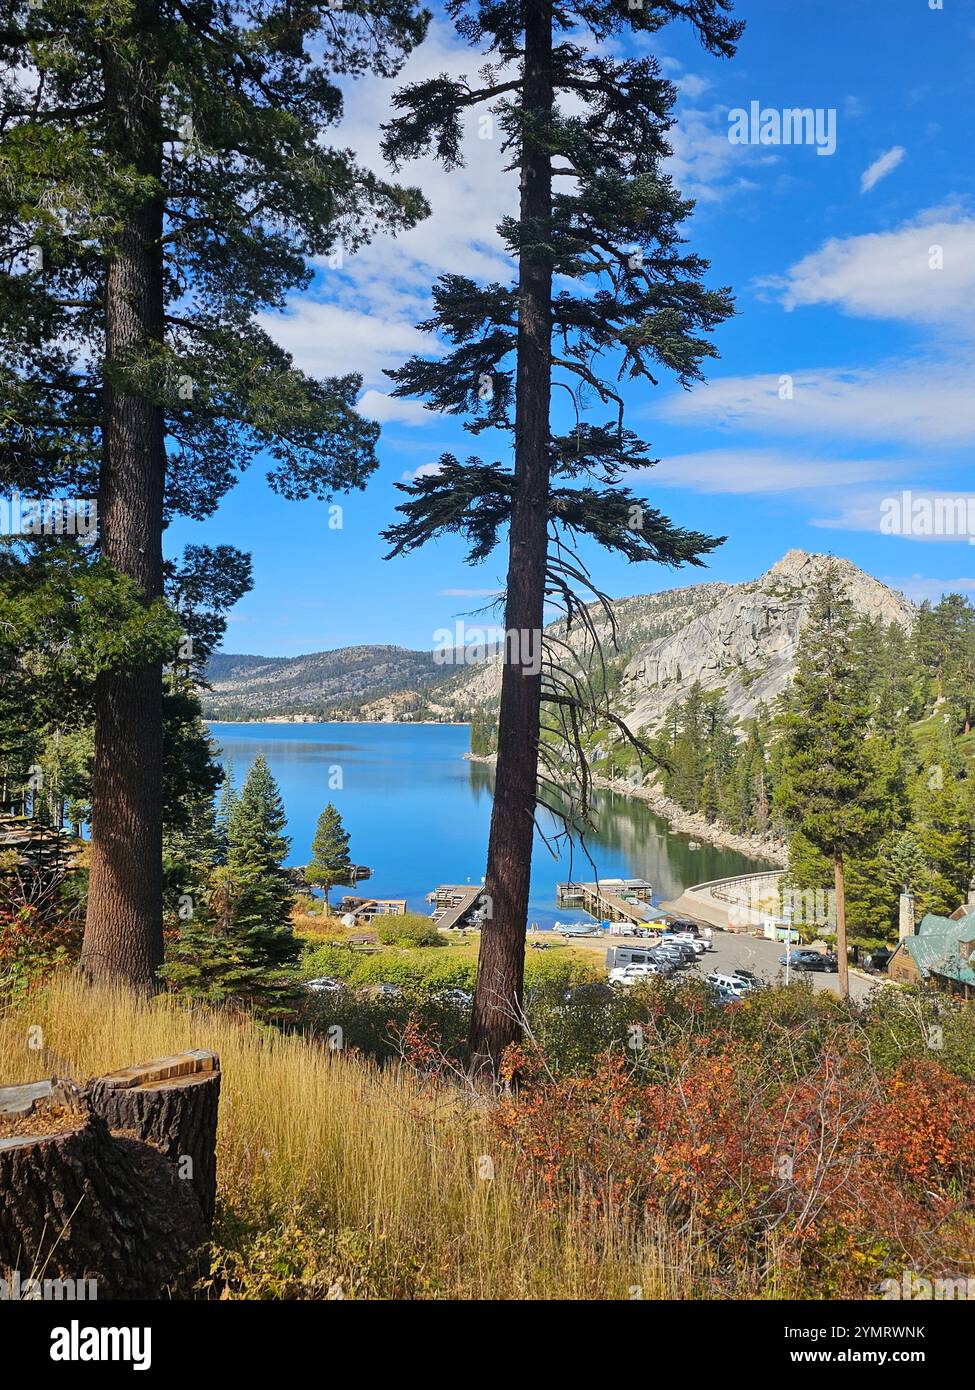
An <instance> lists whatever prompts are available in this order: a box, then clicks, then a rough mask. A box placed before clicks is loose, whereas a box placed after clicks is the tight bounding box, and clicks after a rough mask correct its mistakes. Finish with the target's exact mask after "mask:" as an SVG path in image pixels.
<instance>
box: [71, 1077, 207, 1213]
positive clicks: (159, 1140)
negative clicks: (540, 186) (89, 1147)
mask: <svg viewBox="0 0 975 1390" xmlns="http://www.w3.org/2000/svg"><path fill="white" fill-rule="evenodd" d="M85 1094H86V1095H87V1097H88V1100H89V1101H90V1103H91V1107H92V1109H93V1110H94V1111H95V1112H96V1113H97V1114H99V1115H100V1116H101V1117H102V1119H103V1120H104V1121H105V1123H106V1124H107V1125H108V1127H109V1129H112V1130H123V1131H125V1132H126V1133H128V1134H131V1135H133V1136H134V1137H136V1138H138V1139H140V1140H142V1141H143V1143H149V1144H152V1145H154V1147H155V1148H156V1149H158V1150H159V1152H161V1153H163V1154H164V1155H165V1156H166V1158H168V1159H169V1161H170V1162H171V1163H172V1164H174V1165H175V1167H176V1170H177V1173H178V1175H179V1177H180V1178H181V1179H183V1180H184V1182H186V1183H187V1185H188V1186H190V1187H191V1188H192V1190H193V1192H194V1193H195V1194H196V1198H197V1201H198V1202H199V1204H200V1211H201V1213H202V1215H203V1220H204V1222H205V1223H206V1227H207V1230H208V1231H209V1229H210V1227H211V1226H212V1225H213V1208H214V1203H215V1201H216V1195H217V1108H218V1105H219V1101H220V1059H219V1058H218V1057H217V1055H216V1053H215V1052H204V1051H195V1052H182V1053H180V1054H179V1055H178V1056H176V1057H162V1058H158V1059H157V1060H155V1061H153V1062H145V1063H143V1064H142V1065H140V1066H136V1067H126V1068H125V1069H124V1070H123V1071H116V1072H111V1073H109V1075H107V1076H100V1077H98V1078H97V1079H96V1080H94V1081H91V1082H89V1084H88V1087H87V1089H86V1092H85Z"/></svg>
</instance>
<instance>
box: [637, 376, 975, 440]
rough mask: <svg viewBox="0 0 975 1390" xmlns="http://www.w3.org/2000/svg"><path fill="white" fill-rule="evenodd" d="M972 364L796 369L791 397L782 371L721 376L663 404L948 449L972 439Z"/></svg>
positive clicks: (793, 431) (716, 418)
mask: <svg viewBox="0 0 975 1390" xmlns="http://www.w3.org/2000/svg"><path fill="white" fill-rule="evenodd" d="M973 369H975V364H973V363H972V362H971V361H970V360H968V359H966V358H963V357H957V358H956V359H955V360H954V361H952V362H947V363H940V362H930V361H928V362H923V361H905V362H890V363H886V364H883V365H881V366H877V367H865V368H860V369H857V370H841V369H838V368H823V369H820V370H814V371H805V372H796V373H795V375H794V376H791V377H790V378H789V383H790V384H791V392H792V394H791V398H790V397H789V396H788V394H787V393H786V394H785V395H783V382H782V378H781V377H778V376H767V375H759V376H738V377H721V378H718V379H717V380H715V381H712V382H709V383H708V384H707V385H706V386H700V387H697V388H696V389H695V390H693V391H690V392H684V391H681V392H675V393H673V394H672V395H671V396H668V397H667V399H666V400H665V401H664V402H662V404H661V407H660V409H661V411H662V413H663V415H664V416H665V417H666V418H667V419H669V420H672V421H677V422H680V423H683V424H695V425H701V424H707V425H711V426H713V427H715V428H718V429H722V430H726V429H735V428H744V429H750V430H759V431H761V432H762V433H764V434H773V435H778V436H779V437H786V436H792V437H795V436H807V437H809V438H816V437H826V438H828V439H830V440H835V439H837V438H843V437H847V438H852V439H862V440H871V441H875V442H881V443H885V444H890V443H896V444H898V445H900V444H903V443H905V442H906V443H908V444H911V445H917V444H923V445H936V446H940V447H946V446H951V445H956V444H969V443H970V442H971V440H972V438H973V437H975V391H973V390H972V375H973Z"/></svg>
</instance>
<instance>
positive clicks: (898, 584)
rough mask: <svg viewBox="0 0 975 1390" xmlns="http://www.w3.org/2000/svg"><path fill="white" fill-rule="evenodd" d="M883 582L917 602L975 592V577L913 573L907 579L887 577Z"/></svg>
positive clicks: (936, 600) (935, 601)
mask: <svg viewBox="0 0 975 1390" xmlns="http://www.w3.org/2000/svg"><path fill="white" fill-rule="evenodd" d="M883 582H884V583H885V584H886V585H887V587H888V588H889V589H897V590H899V592H900V593H902V594H906V595H907V597H908V598H909V599H913V601H914V602H915V603H920V602H921V601H922V600H923V599H926V598H927V599H931V601H932V602H933V603H937V602H938V600H939V599H940V598H941V596H942V594H967V593H972V592H975V579H931V578H929V577H928V576H926V575H923V574H912V575H909V576H908V578H906V579H898V578H893V579H891V578H885V579H884V580H883Z"/></svg>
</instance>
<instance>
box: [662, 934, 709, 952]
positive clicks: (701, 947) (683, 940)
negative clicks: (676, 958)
mask: <svg viewBox="0 0 975 1390" xmlns="http://www.w3.org/2000/svg"><path fill="white" fill-rule="evenodd" d="M661 940H663V941H665V942H667V943H668V944H669V943H676V944H677V945H678V946H690V948H691V950H692V951H693V952H694V954H695V955H696V956H703V955H704V952H705V951H706V950H707V949H708V948H707V946H706V945H705V944H704V942H703V941H701V940H700V938H699V937H696V936H691V934H690V932H685V931H682V932H665V933H664V935H663V937H662V938H661Z"/></svg>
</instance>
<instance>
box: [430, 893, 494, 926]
mask: <svg viewBox="0 0 975 1390" xmlns="http://www.w3.org/2000/svg"><path fill="white" fill-rule="evenodd" d="M483 892H484V886H483V884H480V883H475V884H471V883H442V884H441V885H440V887H439V888H438V889H437V890H436V891H435V892H433V893H428V894H427V902H429V903H432V904H433V920H434V922H435V923H436V924H437V926H438V927H443V929H444V930H445V931H449V930H450V929H451V928H452V927H466V926H474V925H479V923H475V922H473V921H469V920H468V919H469V918H473V917H474V915H475V913H476V912H477V909H478V907H479V905H480V899H481V895H482V894H483Z"/></svg>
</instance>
